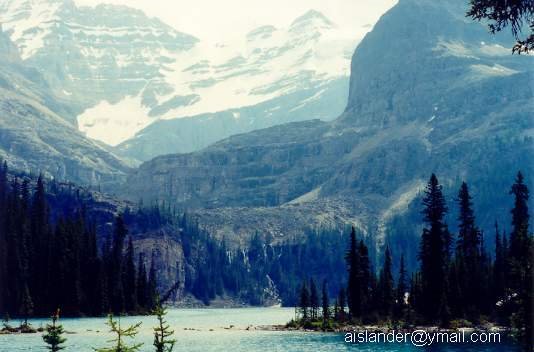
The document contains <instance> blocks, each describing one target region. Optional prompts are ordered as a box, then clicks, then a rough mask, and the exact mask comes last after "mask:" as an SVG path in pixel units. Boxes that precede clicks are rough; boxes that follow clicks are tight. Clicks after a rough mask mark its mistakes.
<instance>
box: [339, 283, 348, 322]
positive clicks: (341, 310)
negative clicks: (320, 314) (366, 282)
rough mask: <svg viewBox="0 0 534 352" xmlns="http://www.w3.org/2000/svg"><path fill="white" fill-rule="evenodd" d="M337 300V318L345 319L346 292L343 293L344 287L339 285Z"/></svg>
mask: <svg viewBox="0 0 534 352" xmlns="http://www.w3.org/2000/svg"><path fill="white" fill-rule="evenodd" d="M337 302H338V305H339V307H338V308H339V313H338V320H339V321H345V320H346V315H345V307H346V305H347V301H346V293H345V288H344V287H341V288H340V289H339V293H338V298H337Z"/></svg>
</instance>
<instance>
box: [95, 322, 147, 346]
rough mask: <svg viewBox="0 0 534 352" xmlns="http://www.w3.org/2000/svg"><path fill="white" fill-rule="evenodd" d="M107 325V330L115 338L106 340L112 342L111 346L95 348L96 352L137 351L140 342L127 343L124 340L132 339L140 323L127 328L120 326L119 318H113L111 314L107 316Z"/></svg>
mask: <svg viewBox="0 0 534 352" xmlns="http://www.w3.org/2000/svg"><path fill="white" fill-rule="evenodd" d="M107 325H108V326H109V331H110V332H111V333H112V334H113V335H115V338H114V339H112V340H110V341H108V342H110V343H112V344H113V346H111V347H104V348H98V349H96V352H136V351H139V349H140V348H141V346H142V345H143V344H142V343H138V344H132V345H129V344H128V343H127V342H125V340H126V339H127V338H128V339H133V338H135V336H136V335H137V333H138V329H139V326H141V323H137V324H134V325H131V326H128V327H127V328H122V327H121V322H120V319H119V321H115V320H113V315H111V314H110V315H109V316H108V322H107Z"/></svg>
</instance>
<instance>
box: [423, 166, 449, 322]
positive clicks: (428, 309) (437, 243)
mask: <svg viewBox="0 0 534 352" xmlns="http://www.w3.org/2000/svg"><path fill="white" fill-rule="evenodd" d="M423 206H424V209H423V215H424V221H425V223H426V225H427V226H426V227H425V228H424V229H423V234H422V235H421V245H420V252H419V260H420V261H421V288H422V294H421V300H422V302H421V307H422V308H423V311H422V314H423V317H424V318H425V321H426V322H428V323H434V322H437V321H439V315H440V312H445V311H447V310H448V307H447V306H446V303H447V302H444V301H443V300H444V298H446V297H445V296H444V292H446V291H447V286H446V285H447V280H445V278H446V276H447V273H448V265H449V259H450V258H449V256H450V253H449V250H450V249H449V246H450V236H449V233H448V230H447V225H446V224H445V222H444V216H445V213H446V211H447V207H446V205H445V199H444V197H443V194H442V192H441V186H440V184H439V182H438V179H437V177H436V175H434V174H432V176H431V177H430V180H429V182H428V184H427V186H426V190H425V197H424V198H423Z"/></svg>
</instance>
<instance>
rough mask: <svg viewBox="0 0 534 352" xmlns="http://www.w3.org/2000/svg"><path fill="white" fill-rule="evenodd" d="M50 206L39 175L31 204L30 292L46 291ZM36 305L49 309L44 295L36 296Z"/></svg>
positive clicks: (41, 177) (39, 310) (40, 311)
mask: <svg viewBox="0 0 534 352" xmlns="http://www.w3.org/2000/svg"><path fill="white" fill-rule="evenodd" d="M48 217H49V215H48V204H47V201H46V192H45V186H44V180H43V176H42V175H39V177H38V179H37V185H36V187H35V192H34V193H33V200H32V203H31V235H30V237H31V244H30V247H31V253H32V254H31V263H30V265H31V267H32V270H31V273H30V275H31V276H32V280H31V285H30V290H31V291H32V292H43V291H45V289H46V287H45V286H46V282H45V281H44V280H45V279H46V274H47V268H46V266H45V265H43V263H47V262H48V257H47V255H48V254H49V251H48V250H43V249H45V248H47V246H46V240H47V237H48V236H49V224H48ZM34 298H35V300H36V301H35V304H36V306H37V307H38V308H41V307H42V308H47V307H45V306H46V302H45V301H44V299H45V296H44V295H43V294H39V295H35V297H34ZM38 313H44V312H43V311H42V310H41V309H38Z"/></svg>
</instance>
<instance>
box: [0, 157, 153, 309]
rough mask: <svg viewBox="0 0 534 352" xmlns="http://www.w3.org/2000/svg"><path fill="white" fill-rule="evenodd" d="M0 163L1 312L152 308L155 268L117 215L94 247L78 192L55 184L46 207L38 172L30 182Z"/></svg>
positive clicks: (90, 224)
mask: <svg viewBox="0 0 534 352" xmlns="http://www.w3.org/2000/svg"><path fill="white" fill-rule="evenodd" d="M34 181H35V180H32V179H31V178H29V177H27V176H20V177H19V176H17V175H11V174H9V173H8V167H7V164H6V163H5V162H4V163H3V165H2V166H1V167H0V312H1V313H2V314H4V315H6V316H7V317H9V316H11V317H15V316H16V317H23V318H26V319H27V318H28V317H31V316H48V315H50V312H53V311H55V310H56V309H57V308H59V307H61V309H62V311H63V314H64V315H67V316H80V315H90V316H99V315H103V314H107V313H109V312H113V313H115V314H120V313H144V312H149V311H151V310H152V309H153V308H154V304H155V303H154V297H155V295H156V289H157V287H156V271H155V267H154V266H152V267H151V268H150V269H149V270H148V271H147V268H146V266H145V259H144V258H143V256H142V254H141V255H140V256H139V258H138V264H137V266H136V265H135V261H136V259H137V258H135V257H134V249H133V245H132V239H131V237H129V236H128V231H127V229H126V227H125V225H124V221H123V219H122V217H120V216H118V217H116V219H115V221H114V225H113V234H112V239H111V241H110V242H106V243H104V245H103V246H102V247H101V248H99V246H98V241H97V231H96V224H95V223H94V221H91V220H90V219H88V216H87V214H86V208H85V204H84V203H83V202H82V201H81V200H80V199H79V194H77V192H71V191H69V190H66V189H61V187H60V186H58V185H57V184H55V183H53V182H51V183H52V184H51V185H50V188H54V189H55V192H54V194H55V200H53V203H58V202H59V203H62V204H63V205H64V206H63V207H59V208H58V207H51V206H50V204H49V195H47V192H46V190H45V183H44V180H43V177H42V176H39V177H38V178H37V180H36V181H35V182H34Z"/></svg>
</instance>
